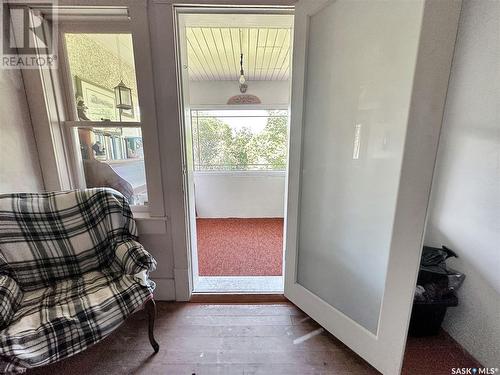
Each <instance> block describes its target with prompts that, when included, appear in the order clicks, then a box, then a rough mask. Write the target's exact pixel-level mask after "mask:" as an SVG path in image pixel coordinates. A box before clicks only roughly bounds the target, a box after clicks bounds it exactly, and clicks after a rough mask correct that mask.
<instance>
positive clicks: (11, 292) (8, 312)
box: [0, 275, 23, 329]
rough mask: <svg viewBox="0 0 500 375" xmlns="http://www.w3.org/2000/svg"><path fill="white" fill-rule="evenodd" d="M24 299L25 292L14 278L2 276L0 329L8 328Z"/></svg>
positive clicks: (0, 282)
mask: <svg viewBox="0 0 500 375" xmlns="http://www.w3.org/2000/svg"><path fill="white" fill-rule="evenodd" d="M22 299H23V291H22V290H21V288H20V287H19V284H18V283H17V281H16V280H14V279H13V278H12V277H10V276H7V275H0V329H2V328H4V327H6V326H8V325H9V323H10V322H11V320H12V318H13V317H14V313H15V312H16V310H17V308H18V307H19V305H20V303H21V301H22Z"/></svg>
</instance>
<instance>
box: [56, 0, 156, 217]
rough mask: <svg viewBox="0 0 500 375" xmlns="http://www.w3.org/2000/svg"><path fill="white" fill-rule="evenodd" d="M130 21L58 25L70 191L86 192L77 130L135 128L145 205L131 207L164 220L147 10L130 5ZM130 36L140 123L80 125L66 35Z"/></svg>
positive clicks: (77, 22)
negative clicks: (140, 149)
mask: <svg viewBox="0 0 500 375" xmlns="http://www.w3.org/2000/svg"><path fill="white" fill-rule="evenodd" d="M128 10H129V15H130V19H129V20H123V18H122V19H118V20H111V21H110V20H106V21H104V20H102V19H92V17H89V18H88V19H85V18H82V19H78V20H77V21H75V20H72V21H68V22H64V21H61V22H60V23H59V31H58V32H59V41H60V43H59V56H60V58H59V78H60V81H61V89H62V90H61V91H62V96H63V102H64V107H65V108H64V111H65V118H66V119H67V120H66V121H63V125H64V126H63V127H64V134H65V138H66V142H67V144H68V145H69V149H70V152H69V153H68V156H67V158H68V159H70V160H67V162H68V163H69V164H70V166H71V170H72V177H73V181H74V186H73V188H85V187H86V182H85V176H84V173H83V163H82V158H81V153H80V147H79V139H78V134H77V133H78V128H88V127H100V128H106V127H109V128H120V127H136V128H140V129H141V132H142V139H143V144H144V165H145V170H146V188H147V192H148V203H147V204H146V205H132V206H131V208H132V211H133V212H140V213H145V214H148V216H151V217H164V216H165V205H164V199H163V196H164V195H163V184H162V177H161V166H160V153H159V141H158V131H157V121H156V106H155V102H154V85H153V76H152V71H151V69H148V66H151V52H150V49H149V29H148V25H147V23H146V24H144V23H143V22H142V21H141V20H144V19H145V18H146V17H147V13H146V8H142V7H139V6H133V5H130V6H129V7H128ZM67 33H83V34H84V33H89V34H92V33H94V34H130V35H131V36H132V43H133V51H134V60H135V61H134V62H135V73H136V82H137V91H138V92H137V97H138V99H139V103H140V106H141V119H140V121H138V122H125V121H109V122H108V121H85V122H84V123H82V121H79V120H78V115H77V111H76V105H75V101H74V98H75V91H74V86H73V83H72V78H71V72H70V67H69V60H68V54H67V49H66V41H65V34H67Z"/></svg>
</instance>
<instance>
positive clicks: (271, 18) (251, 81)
mask: <svg viewBox="0 0 500 375" xmlns="http://www.w3.org/2000/svg"><path fill="white" fill-rule="evenodd" d="M227 11H228V12H229V10H227ZM228 12H225V11H220V12H219V11H218V10H213V11H212V12H208V10H207V9H202V10H200V11H199V12H198V10H195V11H193V9H186V10H185V11H182V10H181V11H179V12H178V14H177V16H178V17H177V21H178V52H179V56H180V77H181V90H182V96H181V101H182V107H183V114H184V116H183V135H184V158H185V160H184V163H185V166H184V171H185V186H186V188H187V189H186V201H187V207H189V215H188V227H189V232H190V233H189V240H190V247H191V268H192V290H193V292H195V293H279V294H282V293H283V288H284V286H283V283H284V282H283V249H284V246H283V238H284V236H283V233H284V217H285V216H286V215H285V202H286V196H285V194H286V181H287V178H286V174H287V173H286V170H287V159H288V134H289V111H288V108H289V103H290V90H291V86H290V73H291V65H290V61H291V56H292V35H293V15H292V14H291V13H290V12H288V11H286V10H285V11H283V10H282V9H281V10H280V11H276V10H273V11H271V12H269V13H266V14H263V13H262V10H259V11H258V12H255V11H254V12H252V11H251V10H248V12H244V13H241V12H240V13H236V14H235V13H231V12H229V13H228Z"/></svg>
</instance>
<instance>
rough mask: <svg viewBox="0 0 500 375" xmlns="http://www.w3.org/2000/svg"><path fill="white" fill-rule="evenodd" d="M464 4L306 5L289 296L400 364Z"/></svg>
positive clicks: (388, 369) (298, 71)
mask: <svg viewBox="0 0 500 375" xmlns="http://www.w3.org/2000/svg"><path fill="white" fill-rule="evenodd" d="M459 12H460V2H458V1H455V0H414V1H400V0H387V1H371V0H366V1H363V0H362V1H351V0H337V1H333V0H300V1H299V2H298V3H297V5H296V12H295V36H294V54H293V75H292V79H293V83H292V108H291V130H290V131H291V134H290V163H289V185H288V203H287V206H288V208H287V223H286V232H287V233H286V257H285V295H286V296H287V297H288V298H289V299H290V300H291V301H292V302H294V303H295V304H296V305H297V306H299V307H300V308H301V309H303V310H304V311H305V312H306V313H307V314H309V315H310V316H311V317H312V318H313V319H315V320H316V321H317V322H318V323H320V324H321V325H323V326H324V327H325V328H326V329H327V330H329V331H330V332H331V333H332V334H333V335H335V336H336V337H337V338H339V339H340V340H342V341H343V342H344V343H345V344H346V345H348V346H349V347H350V348H351V349H352V350H354V351H355V352H356V353H358V354H359V355H360V356H361V357H363V358H364V359H365V360H367V361H368V362H369V363H370V364H372V365H373V366H374V367H375V368H377V369H378V370H379V371H381V372H382V373H384V374H396V373H399V372H400V369H401V364H402V358H403V353H404V347H405V341H406V332H407V328H408V321H409V317H410V312H411V306H412V301H413V293H414V288H415V283H416V276H417V270H418V264H419V258H420V253H421V247H422V239H423V231H424V224H425V217H426V210H427V204H428V198H429V192H430V186H431V181H432V174H433V167H434V161H435V156H436V149H437V142H438V137H439V131H440V125H441V118H442V115H443V108H444V102H445V96H446V89H447V84H448V77H449V72H450V66H451V59H452V53H453V46H454V41H455V36H456V30H457V24H458V17H459Z"/></svg>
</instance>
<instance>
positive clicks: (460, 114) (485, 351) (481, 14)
mask: <svg viewBox="0 0 500 375" xmlns="http://www.w3.org/2000/svg"><path fill="white" fill-rule="evenodd" d="M499 31H500V2H498V1H483V0H465V1H464V2H463V8H462V15H461V20H460V25H459V31H458V38H457V44H456V48H455V56H454V61H453V66H452V72H451V77H450V84H449V88H448V97H447V103H446V111H445V117H444V122H443V128H442V135H441V140H440V146H439V152H438V161H437V165H436V172H435V178H434V186H433V192H432V201H431V202H432V203H431V209H430V214H429V221H428V228H427V234H426V241H425V242H426V244H427V245H434V246H441V245H447V246H448V247H450V248H452V249H453V250H455V251H456V252H457V253H458V255H459V257H460V258H459V259H457V260H452V261H450V262H449V265H450V266H451V267H452V268H455V269H457V270H460V271H462V272H464V273H465V274H466V279H465V282H464V285H463V286H462V289H461V290H460V291H459V292H458V295H459V300H460V302H459V306H458V307H455V308H450V309H448V313H447V315H446V318H445V322H444V328H445V329H446V330H447V331H448V332H449V333H450V334H451V336H452V337H453V338H454V339H455V340H457V341H458V342H459V343H460V344H461V345H462V346H463V347H465V349H467V350H468V351H469V352H470V353H471V354H472V355H473V356H474V357H475V358H477V359H478V360H479V361H480V362H481V363H482V364H483V365H484V366H486V367H498V365H499V364H500V340H499V337H500V319H499V318H500V272H499V270H500V117H499V114H500V112H499V104H500V32H499Z"/></svg>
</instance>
